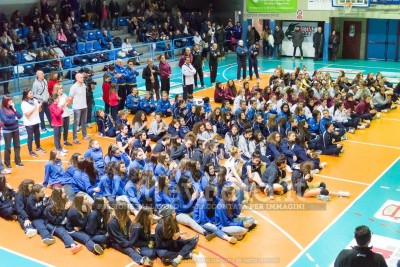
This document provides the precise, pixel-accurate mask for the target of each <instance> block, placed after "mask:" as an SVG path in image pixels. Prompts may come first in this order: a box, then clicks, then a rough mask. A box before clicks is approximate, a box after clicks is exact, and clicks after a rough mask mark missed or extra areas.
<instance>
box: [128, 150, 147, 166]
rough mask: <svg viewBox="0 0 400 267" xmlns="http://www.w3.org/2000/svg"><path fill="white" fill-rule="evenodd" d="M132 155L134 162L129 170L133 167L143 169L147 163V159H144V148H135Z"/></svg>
mask: <svg viewBox="0 0 400 267" xmlns="http://www.w3.org/2000/svg"><path fill="white" fill-rule="evenodd" d="M131 157H132V162H131V164H130V165H129V171H131V170H133V169H140V170H143V169H144V165H145V164H146V161H145V160H144V157H145V156H144V153H143V150H142V149H140V148H135V149H134V150H133V151H132V154H131Z"/></svg>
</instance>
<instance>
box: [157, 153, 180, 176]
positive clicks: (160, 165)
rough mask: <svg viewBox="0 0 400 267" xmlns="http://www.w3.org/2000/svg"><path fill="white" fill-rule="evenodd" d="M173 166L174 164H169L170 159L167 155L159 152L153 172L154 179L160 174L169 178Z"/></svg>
mask: <svg viewBox="0 0 400 267" xmlns="http://www.w3.org/2000/svg"><path fill="white" fill-rule="evenodd" d="M170 166H172V167H170ZM173 166H176V164H174V163H172V164H170V159H169V155H168V153H167V152H161V153H160V154H159V155H158V158H157V165H156V168H155V170H154V175H155V176H156V177H158V176H160V174H165V175H167V176H169V175H170V174H171V171H172V168H173Z"/></svg>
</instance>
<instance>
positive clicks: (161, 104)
mask: <svg viewBox="0 0 400 267" xmlns="http://www.w3.org/2000/svg"><path fill="white" fill-rule="evenodd" d="M156 112H161V113H162V114H163V116H164V117H170V116H172V109H171V102H170V101H169V99H168V93H167V92H165V91H164V92H162V95H161V99H160V100H158V102H157V109H156Z"/></svg>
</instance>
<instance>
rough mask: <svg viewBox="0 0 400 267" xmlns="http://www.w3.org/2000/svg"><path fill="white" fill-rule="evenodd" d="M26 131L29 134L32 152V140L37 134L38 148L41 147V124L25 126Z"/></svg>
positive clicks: (29, 145) (30, 150) (29, 147)
mask: <svg viewBox="0 0 400 267" xmlns="http://www.w3.org/2000/svg"><path fill="white" fill-rule="evenodd" d="M25 129H26V133H27V134H28V150H29V152H32V141H33V137H34V136H35V144H36V149H39V148H40V131H39V124H35V125H30V126H25Z"/></svg>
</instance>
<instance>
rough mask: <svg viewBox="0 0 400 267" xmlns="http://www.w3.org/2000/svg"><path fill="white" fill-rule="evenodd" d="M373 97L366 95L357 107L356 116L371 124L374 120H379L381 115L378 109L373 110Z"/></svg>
mask: <svg viewBox="0 0 400 267" xmlns="http://www.w3.org/2000/svg"><path fill="white" fill-rule="evenodd" d="M370 102H371V96H368V95H365V96H364V97H363V100H361V101H360V103H359V104H358V105H357V107H356V114H357V115H358V116H359V117H360V118H361V119H362V120H364V121H366V122H369V121H371V120H372V119H373V118H379V117H380V114H379V113H378V111H377V110H376V109H373V108H371V104H370Z"/></svg>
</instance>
